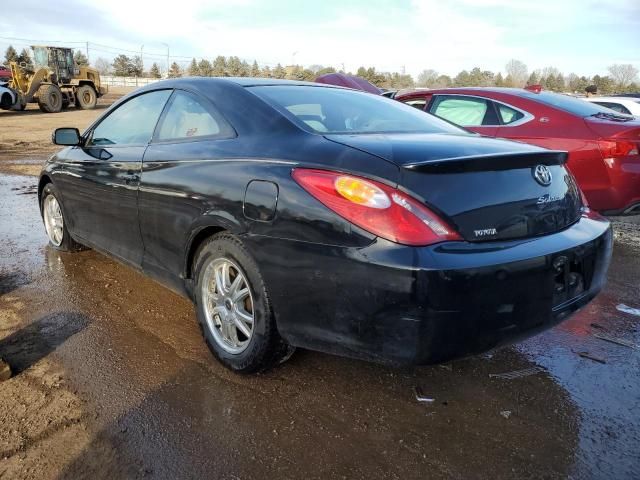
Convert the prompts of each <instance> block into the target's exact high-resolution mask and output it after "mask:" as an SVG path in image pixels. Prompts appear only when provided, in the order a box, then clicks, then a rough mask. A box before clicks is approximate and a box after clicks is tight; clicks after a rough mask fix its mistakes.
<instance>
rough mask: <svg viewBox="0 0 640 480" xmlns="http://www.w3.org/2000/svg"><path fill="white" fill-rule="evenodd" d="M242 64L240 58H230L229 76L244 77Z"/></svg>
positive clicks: (228, 63)
mask: <svg viewBox="0 0 640 480" xmlns="http://www.w3.org/2000/svg"><path fill="white" fill-rule="evenodd" d="M242 71H243V68H242V62H241V61H240V58H238V57H229V59H228V60H227V76H229V77H242V76H243V75H242Z"/></svg>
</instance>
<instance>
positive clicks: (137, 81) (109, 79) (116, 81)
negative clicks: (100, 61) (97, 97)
mask: <svg viewBox="0 0 640 480" xmlns="http://www.w3.org/2000/svg"><path fill="white" fill-rule="evenodd" d="M158 81H160V79H159V78H143V77H114V76H111V75H100V82H101V83H102V85H109V86H110V87H142V86H143V85H149V84H150V83H155V82H158Z"/></svg>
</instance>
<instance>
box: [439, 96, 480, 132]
mask: <svg viewBox="0 0 640 480" xmlns="http://www.w3.org/2000/svg"><path fill="white" fill-rule="evenodd" d="M487 110H489V103H488V102H487V101H486V100H484V99H482V98H475V97H452V96H438V97H436V100H435V101H434V102H433V105H432V106H431V109H430V111H431V113H433V114H434V115H435V116H437V117H440V118H444V119H445V120H448V121H450V122H451V123H455V124H456V125H461V126H463V127H479V126H481V125H486V124H487V123H486V122H485V116H486V115H487Z"/></svg>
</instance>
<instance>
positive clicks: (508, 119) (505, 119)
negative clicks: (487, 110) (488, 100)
mask: <svg viewBox="0 0 640 480" xmlns="http://www.w3.org/2000/svg"><path fill="white" fill-rule="evenodd" d="M496 105H497V107H498V115H499V116H500V122H502V124H503V125H509V124H510V123H513V122H517V121H518V120H520V119H521V118H524V113H522V112H520V111H518V110H515V109H513V108H511V107H507V106H506V105H503V104H501V103H496Z"/></svg>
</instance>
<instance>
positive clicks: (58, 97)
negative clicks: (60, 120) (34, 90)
mask: <svg viewBox="0 0 640 480" xmlns="http://www.w3.org/2000/svg"><path fill="white" fill-rule="evenodd" d="M38 106H39V107H40V110H42V111H43V112H45V113H58V112H59V111H60V110H62V91H61V90H60V87H58V86H57V85H54V84H52V83H48V84H45V85H42V86H40V88H39V89H38Z"/></svg>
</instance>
